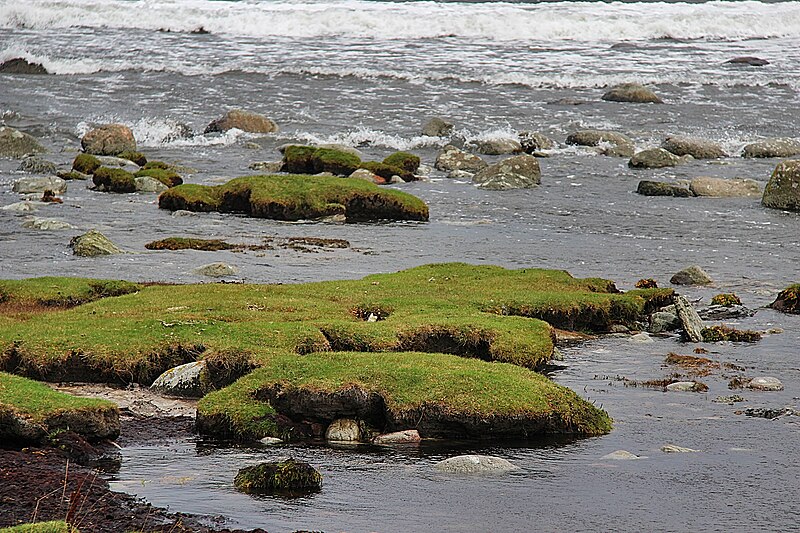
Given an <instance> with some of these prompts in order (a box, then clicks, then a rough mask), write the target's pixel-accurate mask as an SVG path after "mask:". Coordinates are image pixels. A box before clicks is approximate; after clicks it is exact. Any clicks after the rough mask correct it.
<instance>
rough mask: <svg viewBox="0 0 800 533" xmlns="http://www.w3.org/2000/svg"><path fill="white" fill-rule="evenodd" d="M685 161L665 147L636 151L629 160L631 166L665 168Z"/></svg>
mask: <svg viewBox="0 0 800 533" xmlns="http://www.w3.org/2000/svg"><path fill="white" fill-rule="evenodd" d="M683 162H684V159H682V158H680V157H678V156H677V155H675V154H673V153H670V152H667V151H666V150H664V149H663V148H650V149H649V150H642V151H641V152H636V153H635V154H633V157H631V160H630V161H628V166H629V167H631V168H664V167H674V166H677V165H680V164H681V163H683Z"/></svg>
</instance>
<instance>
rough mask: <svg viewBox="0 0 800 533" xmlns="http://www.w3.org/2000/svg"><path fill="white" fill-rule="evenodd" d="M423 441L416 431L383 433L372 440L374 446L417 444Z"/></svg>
mask: <svg viewBox="0 0 800 533" xmlns="http://www.w3.org/2000/svg"><path fill="white" fill-rule="evenodd" d="M421 440H422V439H421V438H420V436H419V432H418V431H417V430H416V429H406V430H404V431H395V432H394V433H383V434H381V435H378V436H376V437H375V438H374V439H372V442H373V443H374V444H384V445H385V444H416V443H418V442H420V441H421Z"/></svg>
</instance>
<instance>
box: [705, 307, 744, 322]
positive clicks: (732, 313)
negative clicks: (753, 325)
mask: <svg viewBox="0 0 800 533" xmlns="http://www.w3.org/2000/svg"><path fill="white" fill-rule="evenodd" d="M697 314H699V315H700V318H702V319H703V320H730V319H734V318H745V317H750V316H753V315H755V314H756V312H755V311H753V310H752V309H748V308H747V307H745V306H743V305H709V306H708V307H704V308H703V309H698V310H697Z"/></svg>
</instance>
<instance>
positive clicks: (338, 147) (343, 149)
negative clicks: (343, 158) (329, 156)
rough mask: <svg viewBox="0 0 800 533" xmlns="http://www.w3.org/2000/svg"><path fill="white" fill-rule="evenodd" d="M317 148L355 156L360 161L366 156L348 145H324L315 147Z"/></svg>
mask: <svg viewBox="0 0 800 533" xmlns="http://www.w3.org/2000/svg"><path fill="white" fill-rule="evenodd" d="M315 146H316V147H317V148H327V149H328V150H338V151H339V152H344V153H346V154H350V155H354V156H356V157H357V158H359V159H362V158H363V157H364V154H363V153H362V152H361V150H359V149H358V148H353V147H352V146H348V145H346V144H337V143H323V144H317V145H315Z"/></svg>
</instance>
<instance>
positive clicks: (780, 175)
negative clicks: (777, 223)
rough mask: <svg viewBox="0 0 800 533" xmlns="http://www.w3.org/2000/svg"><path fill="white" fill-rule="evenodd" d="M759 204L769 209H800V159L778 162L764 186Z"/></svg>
mask: <svg viewBox="0 0 800 533" xmlns="http://www.w3.org/2000/svg"><path fill="white" fill-rule="evenodd" d="M761 205H763V206H764V207H769V208H771V209H785V210H787V211H800V159H790V160H788V161H782V162H780V163H778V166H776V167H775V171H774V172H773V173H772V177H770V179H769V182H767V186H766V187H765V188H764V196H762V198H761Z"/></svg>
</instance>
